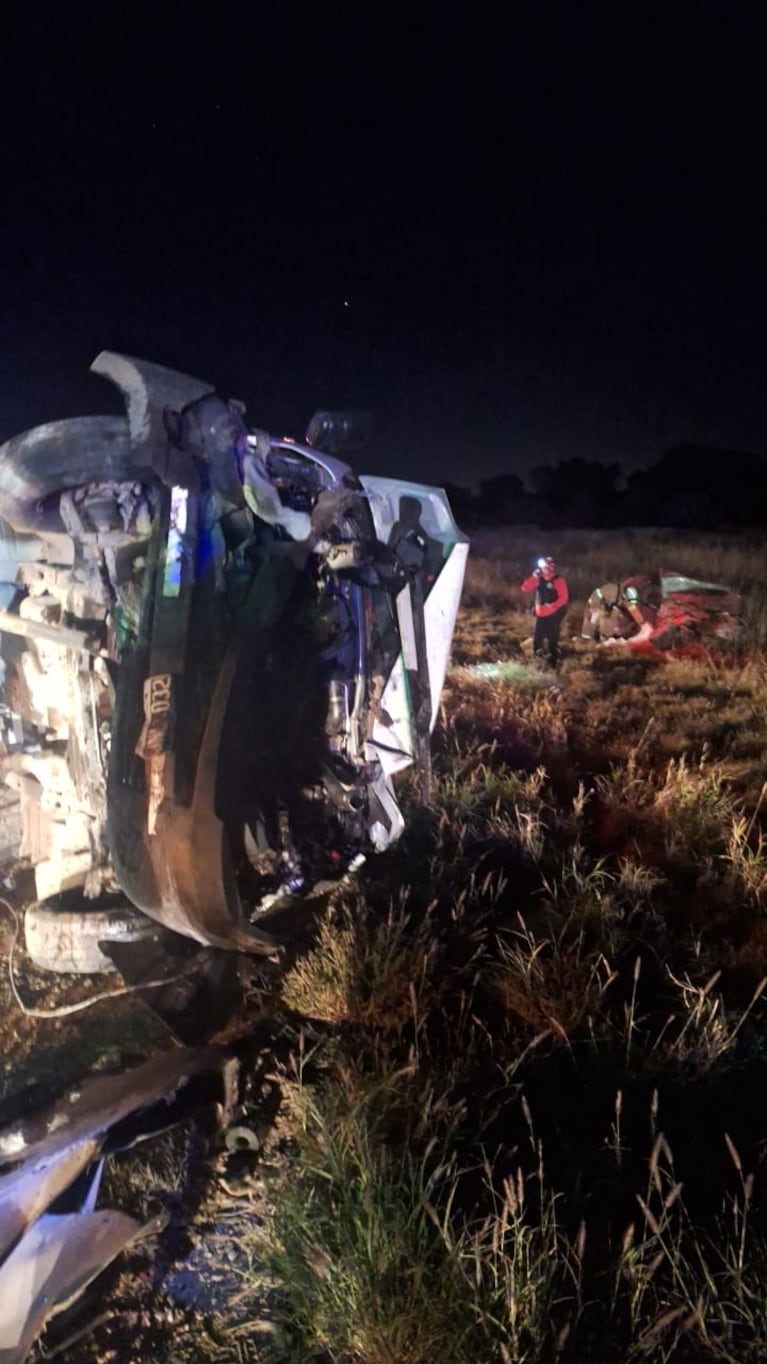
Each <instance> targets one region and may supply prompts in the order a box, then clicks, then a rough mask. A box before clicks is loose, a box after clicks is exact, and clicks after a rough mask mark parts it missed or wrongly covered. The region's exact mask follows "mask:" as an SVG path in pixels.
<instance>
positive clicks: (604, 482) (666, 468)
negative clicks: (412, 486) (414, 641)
mask: <svg viewBox="0 0 767 1364" xmlns="http://www.w3.org/2000/svg"><path fill="white" fill-rule="evenodd" d="M445 486H446V489H447V492H448V495H449V497H450V499H451V504H452V507H453V511H454V513H455V516H456V520H457V521H458V522H459V524H463V525H465V526H466V527H471V526H480V525H488V526H493V525H496V526H501V525H535V524H537V525H540V526H551V527H556V526H595V527H605V528H609V527H612V526H615V527H620V526H677V527H686V528H690V529H693V528H698V529H702V530H705V529H715V528H716V527H718V526H763V525H767V460H765V459H763V458H762V457H761V456H760V455H754V454H749V453H747V452H745V451H741V450H717V449H713V448H708V447H706V446H698V445H678V446H674V447H673V449H670V450H668V451H666V453H665V454H664V455H663V456H662V457H661V458H660V459H659V460H658V461H657V463H656V464H653V465H652V466H651V467H650V468H648V469H641V470H638V471H637V472H635V473H632V474H630V475H629V476H628V478H625V479H623V478H622V477H621V472H620V468H619V466H618V465H617V464H602V463H600V462H599V461H598V460H585V459H567V460H562V461H560V463H559V464H555V465H543V466H542V467H541V468H538V469H534V470H533V472H532V473H531V474H530V475H529V477H528V482H527V486H526V485H525V482H524V481H523V479H522V478H520V476H519V475H518V474H513V473H509V474H500V475H498V476H497V477H495V478H488V479H484V480H483V481H482V483H481V484H480V486H479V490H478V491H477V492H473V491H472V490H471V489H468V488H462V487H458V486H456V485H453V484H446V485H445Z"/></svg>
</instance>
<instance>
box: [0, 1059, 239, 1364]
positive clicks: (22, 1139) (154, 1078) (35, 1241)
mask: <svg viewBox="0 0 767 1364" xmlns="http://www.w3.org/2000/svg"><path fill="white" fill-rule="evenodd" d="M238 1072H239V1062H238V1061H237V1060H236V1058H235V1057H233V1056H231V1055H230V1054H229V1053H228V1052H227V1051H226V1050H225V1049H224V1048H223V1047H215V1046H211V1047H205V1048H202V1049H201V1050H199V1051H196V1050H194V1049H192V1048H187V1047H183V1048H182V1047H180V1048H178V1049H176V1050H174V1051H170V1052H162V1053H160V1054H159V1055H158V1056H153V1057H152V1058H151V1059H150V1060H149V1061H147V1062H145V1063H144V1065H141V1066H137V1067H135V1068H134V1069H133V1070H129V1071H126V1072H125V1073H123V1074H121V1075H103V1076H101V1075H99V1076H94V1077H92V1078H90V1079H88V1080H86V1081H85V1082H84V1083H83V1085H82V1086H81V1088H80V1089H79V1090H76V1091H73V1092H71V1093H70V1094H68V1095H65V1096H64V1098H63V1099H61V1100H60V1101H59V1102H58V1103H57V1104H56V1105H55V1106H54V1107H53V1108H51V1109H49V1110H47V1111H46V1112H45V1113H42V1114H39V1115H36V1116H35V1117H32V1118H29V1119H27V1120H25V1121H23V1122H19V1123H17V1124H15V1125H14V1126H13V1127H8V1128H5V1129H4V1130H3V1131H0V1164H5V1165H6V1166H11V1165H13V1166H15V1168H13V1169H10V1171H9V1173H7V1174H4V1175H0V1364H22V1361H23V1360H24V1359H25V1358H26V1357H27V1354H28V1352H29V1349H30V1347H31V1345H32V1344H33V1342H34V1341H35V1340H36V1339H37V1336H38V1335H39V1334H40V1332H41V1330H42V1329H43V1327H44V1326H45V1323H46V1322H47V1321H48V1320H49V1318H50V1317H51V1316H53V1315H54V1314H55V1313H56V1312H60V1311H63V1310H64V1308H66V1307H67V1306H69V1304H70V1303H72V1302H73V1301H74V1300H75V1299H76V1298H77V1297H79V1295H80V1294H81V1293H82V1292H83V1291H84V1289H85V1288H86V1287H87V1286H88V1284H89V1283H91V1281H92V1280H93V1279H94V1278H95V1277H96V1275H97V1274H99V1273H101V1271H102V1269H104V1268H106V1266H107V1265H108V1264H110V1262H111V1261H112V1260H113V1259H114V1258H115V1256H116V1255H118V1254H119V1253H120V1252H121V1251H123V1250H125V1249H126V1248H127V1247H128V1246H130V1245H133V1244H134V1243H135V1242H136V1241H137V1240H139V1239H141V1238H142V1237H144V1236H146V1235H149V1234H150V1233H151V1232H153V1231H154V1230H156V1229H157V1226H158V1224H157V1223H151V1224H148V1225H146V1226H142V1225H141V1224H140V1223H139V1222H136V1221H135V1220H134V1219H133V1218H132V1217H126V1216H125V1215H124V1214H122V1213H120V1212H116V1211H113V1210H109V1209H106V1210H101V1211H96V1209H95V1202H96V1196H97V1192H98V1185H99V1180H100V1175H101V1168H102V1167H103V1156H104V1154H108V1153H109V1152H112V1151H118V1150H125V1149H127V1148H129V1147H131V1146H133V1145H135V1144H136V1143H137V1142H139V1141H143V1140H145V1139H146V1138H148V1137H151V1136H154V1135H156V1134H157V1133H158V1132H162V1131H164V1130H166V1129H167V1128H168V1127H171V1126H173V1125H174V1124H175V1123H176V1122H179V1121H182V1120H183V1119H184V1118H185V1117H187V1116H188V1115H189V1114H190V1113H197V1112H202V1111H204V1110H205V1109H206V1108H207V1109H210V1108H211V1107H213V1108H214V1109H215V1114H216V1118H217V1120H218V1122H219V1123H220V1124H221V1125H225V1126H229V1124H230V1123H231V1121H232V1117H233V1115H234V1111H235V1106H236V1103H237V1099H238V1092H237V1081H238ZM99 1157H101V1160H100V1162H99V1163H98V1164H95V1162H97V1161H98V1158H99ZM89 1168H93V1169H94V1170H95V1173H94V1175H93V1177H92V1178H91V1180H90V1186H89V1189H88V1191H87V1193H86V1195H85V1197H84V1200H83V1201H82V1205H81V1211H79V1212H74V1213H72V1212H66V1213H59V1212H54V1213H51V1212H50V1211H49V1209H50V1207H51V1206H52V1205H53V1204H55V1202H56V1200H57V1199H59V1197H60V1196H61V1195H62V1194H64V1193H65V1192H66V1191H67V1190H70V1189H71V1188H72V1186H73V1184H74V1183H75V1181H76V1180H77V1179H78V1178H79V1177H80V1176H82V1175H84V1173H85V1171H87V1170H88V1169H89Z"/></svg>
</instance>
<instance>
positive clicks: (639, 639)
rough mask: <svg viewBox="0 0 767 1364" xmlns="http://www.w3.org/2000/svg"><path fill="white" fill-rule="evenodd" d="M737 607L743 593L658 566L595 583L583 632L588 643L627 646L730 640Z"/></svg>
mask: <svg viewBox="0 0 767 1364" xmlns="http://www.w3.org/2000/svg"><path fill="white" fill-rule="evenodd" d="M741 611H742V600H741V597H740V595H739V593H737V592H734V591H733V590H732V588H730V587H726V586H724V585H722V584H721V583H711V582H704V581H702V580H700V579H698V578H689V577H687V576H686V575H685V574H682V573H671V572H665V571H662V570H661V571H659V572H657V573H652V574H648V573H644V574H636V575H634V576H633V577H630V578H624V579H623V580H622V581H621V582H609V583H603V584H602V586H601V587H597V588H595V590H594V591H593V592H592V593H591V596H590V597H589V599H588V601H587V603H586V611H585V614H584V617H583V626H582V629H581V635H582V637H583V638H584V639H587V640H589V641H590V642H592V643H598V644H604V645H616V644H623V645H627V646H629V647H631V648H636V647H638V646H642V645H645V646H650V647H651V648H654V649H673V648H678V647H684V646H686V645H695V644H699V643H705V642H708V643H716V642H717V641H720V642H728V643H732V642H734V641H735V640H736V639H737V638H738V634H739V631H740V625H741V621H740V616H741Z"/></svg>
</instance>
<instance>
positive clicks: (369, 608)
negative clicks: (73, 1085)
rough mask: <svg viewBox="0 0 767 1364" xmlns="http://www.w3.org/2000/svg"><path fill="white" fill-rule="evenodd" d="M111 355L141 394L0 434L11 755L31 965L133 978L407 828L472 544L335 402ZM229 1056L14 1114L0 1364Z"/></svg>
mask: <svg viewBox="0 0 767 1364" xmlns="http://www.w3.org/2000/svg"><path fill="white" fill-rule="evenodd" d="M93 369H94V371H95V372H96V373H97V374H100V375H103V376H105V377H106V378H108V379H110V380H111V381H112V382H113V383H115V384H116V385H117V387H118V388H119V389H120V391H121V392H122V394H123V396H124V399H125V403H126V407H127V416H124V417H119V416H96V417H79V418H73V419H69V420H63V421H55V422H50V423H48V424H47V425H44V426H41V427H37V428H35V429H34V430H32V431H29V432H26V433H24V434H23V435H20V436H17V437H14V438H13V439H11V440H9V441H8V442H7V443H6V444H5V445H4V446H3V447H2V449H0V638H1V640H2V654H1V655H0V681H2V684H3V694H2V701H1V703H0V716H1V717H2V734H1V735H0V776H2V779H3V781H4V782H5V783H6V784H7V785H8V786H10V787H12V788H13V789H14V790H15V791H16V792H17V793H18V797H19V801H20V812H21V825H22V843H21V848H20V859H19V861H20V865H21V866H22V867H23V868H24V869H25V871H24V875H26V876H27V878H29V877H30V876H31V877H32V884H31V886H29V888H28V892H29V893H28V895H27V896H26V898H27V899H28V900H29V903H27V905H26V907H25V912H24V928H25V940H26V947H27V953H28V956H29V957H30V958H31V959H32V961H33V962H34V963H35V964H36V965H37V966H41V967H43V968H48V969H53V970H56V971H65V972H67V971H78V972H84V973H90V972H102V971H108V970H114V969H115V964H116V963H117V964H118V965H119V967H120V970H121V971H122V972H123V975H125V970H124V965H125V958H124V956H121V955H120V954H121V952H123V950H124V949H125V947H126V946H127V947H128V948H129V949H130V948H133V947H135V946H136V944H138V949H137V950H139V949H142V948H145V947H146V946H147V943H148V944H149V947H150V949H151V954H152V960H153V961H154V962H156V961H157V959H158V956H159V958H160V960H161V962H162V963H163V964H164V967H165V968H166V970H165V972H164V979H162V981H155V982H153V983H154V984H159V983H165V981H166V980H167V981H169V982H171V983H172V982H173V980H175V979H178V977H175V976H172V975H168V971H169V970H172V967H173V960H174V953H176V952H178V950H179V949H178V944H179V939H178V938H175V937H174V934H180V935H182V936H183V938H186V939H192V940H195V941H196V942H197V943H199V944H203V945H204V946H208V947H214V948H225V949H230V952H228V953H224V954H222V955H221V957H220V958H216V960H224V959H225V960H226V961H227V963H230V964H232V965H233V966H235V967H236V965H237V959H236V958H234V957H232V955H231V953H232V952H235V953H236V952H245V953H254V954H256V955H260V956H265V955H271V954H272V953H273V952H274V950H275V947H276V946H278V945H279V943H278V940H277V939H276V938H275V936H274V932H273V931H271V923H270V917H269V911H270V910H271V909H274V907H275V905H277V906H280V905H284V904H285V903H286V902H287V903H296V904H297V905H300V904H301V903H302V901H303V899H304V898H309V897H310V896H311V895H312V893H313V891H314V890H316V888H317V887H318V886H320V885H326V884H328V881H330V882H332V881H333V880H335V882H337V881H338V880H339V879H340V878H341V877H342V876H343V875H344V874H345V873H346V872H348V871H349V869H351V868H354V867H355V866H357V865H359V863H360V861H361V860H364V858H365V857H366V856H367V855H368V854H369V853H371V852H381V851H384V850H385V849H387V848H388V847H390V846H391V845H392V844H393V843H394V842H395V841H396V840H397V839H398V837H399V836H400V834H401V832H402V830H403V827H404V819H403V815H402V813H401V810H400V806H399V804H398V800H397V795H396V791H395V786H394V779H395V778H396V777H397V775H398V774H399V773H401V772H404V771H406V770H407V769H411V770H415V771H416V772H417V773H418V775H419V779H420V783H421V789H422V790H423V791H426V790H427V789H428V783H429V777H430V750H429V740H430V733H431V730H432V728H433V725H434V721H435V718H436V713H437V708H438V702H439V697H440V693H441V690H442V685H443V681H444V676H445V670H446V667H447V660H448V653H449V649H450V643H451V638H452V633H453V627H454V624H455V618H456V613H457V609H458V603H459V598H460V592H461V586H462V582H463V575H464V568H465V563H466V555H467V550H468V543H467V541H466V539H465V537H464V536H462V535H461V534H460V532H459V531H458V530H457V528H456V526H455V523H454V521H453V518H452V514H451V511H450V507H449V505H448V502H447V499H446V497H445V495H444V493H443V492H442V491H441V490H440V489H437V488H431V487H426V486H423V485H421V484H417V483H410V482H408V481H406V480H404V481H403V480H394V479H389V478H379V477H374V476H364V475H363V476H359V477H358V476H357V475H356V474H355V473H353V472H352V469H351V468H350V466H349V465H348V464H347V463H346V462H345V461H344V460H343V459H342V458H341V457H340V454H339V452H341V451H343V450H345V449H346V448H349V447H350V446H351V447H352V448H353V447H354V436H355V432H354V426H353V423H352V422H351V421H350V419H349V418H348V417H346V416H344V415H343V414H329V413H319V414H317V416H316V417H315V419H314V420H313V422H312V424H311V426H310V429H309V432H308V433H307V442H306V444H303V445H301V444H298V443H296V442H295V441H293V440H290V439H287V438H283V439H274V438H272V437H270V436H269V435H267V434H266V433H265V432H264V431H261V430H251V429H249V428H248V427H247V426H246V424H245V422H244V419H243V411H242V407H241V404H239V403H236V402H229V401H225V400H224V399H222V398H221V397H220V396H219V395H218V394H217V393H216V392H215V391H214V389H213V388H212V387H211V386H210V385H209V384H206V383H203V382H201V381H199V380H196V379H193V378H190V377H188V376H185V375H182V374H178V373H175V372H173V371H170V370H167V369H164V368H162V367H160V366H157V365H153V364H149V363H146V362H143V361H140V360H134V359H130V358H127V357H125V356H121V355H116V354H112V353H109V352H103V353H102V354H101V355H99V356H98V357H97V359H96V361H95V362H94V365H93ZM22 898H24V897H22ZM6 908H9V909H11V913H12V914H13V913H15V911H14V910H13V908H12V907H10V906H7V907H6ZM272 917H273V916H272ZM14 942H15V938H14ZM187 946H189V944H187ZM182 947H183V944H182ZM12 954H13V945H12V946H11V958H12ZM202 955H203V957H204V958H208V959H210V954H208V953H203V954H202ZM136 974H137V975H138V976H140V977H141V981H142V983H141V988H142V989H145V988H146V976H145V974H144V975H142V974H141V970H139V971H138V972H137V973H136ZM182 974H183V973H182ZM11 986H12V989H13V990H14V993H16V985H15V981H14V976H13V967H12V960H11ZM121 992H124V991H118V993H121ZM99 997H101V998H103V996H97V998H99ZM16 998H17V1001H19V996H18V994H17V993H16ZM82 1007H83V1005H82V1004H77V1005H75V1006H73V1008H75V1009H78V1008H82ZM66 1011H67V1010H66V1009H64V1010H61V1011H57V1010H53V1012H52V1014H51V1015H49V1016H55V1015H56V1014H57V1012H62V1013H63V1012H66ZM33 1012H34V1011H33ZM237 1067H238V1063H237V1061H236V1060H235V1059H234V1057H233V1056H232V1054H231V1052H230V1051H228V1050H226V1049H225V1048H216V1047H210V1046H205V1047H203V1048H202V1049H200V1050H191V1049H189V1048H185V1047H179V1048H176V1049H173V1050H171V1051H169V1052H164V1053H161V1054H160V1055H158V1056H155V1057H153V1058H152V1059H150V1060H149V1061H147V1062H146V1063H145V1064H144V1065H143V1066H140V1067H138V1068H137V1069H132V1070H130V1071H127V1072H125V1073H122V1074H118V1075H113V1076H106V1075H104V1076H98V1077H92V1078H91V1079H89V1080H87V1081H86V1082H85V1083H84V1084H83V1085H82V1086H81V1087H80V1089H79V1091H78V1092H76V1093H74V1094H71V1095H69V1096H64V1097H63V1098H62V1099H61V1100H60V1101H59V1102H58V1103H57V1104H56V1105H55V1106H54V1107H53V1108H52V1109H50V1110H49V1111H47V1112H44V1113H42V1114H40V1115H39V1116H38V1117H29V1118H28V1119H27V1120H26V1121H24V1122H22V1123H17V1124H15V1125H13V1126H12V1127H7V1126H5V1127H2V1126H0V1364H20V1362H21V1361H22V1360H24V1359H25V1358H26V1357H27V1355H28V1353H29V1350H30V1348H31V1346H32V1343H33V1341H34V1340H35V1339H36V1338H37V1337H38V1335H39V1334H40V1332H41V1331H42V1329H43V1328H44V1326H45V1324H46V1321H47V1320H48V1319H49V1317H50V1316H51V1315H53V1314H54V1313H55V1312H58V1311H60V1310H62V1309H63V1308H64V1307H66V1306H67V1305H68V1304H69V1303H71V1302H73V1301H74V1299H75V1298H77V1297H78V1296H79V1295H80V1294H81V1293H82V1292H83V1291H84V1289H85V1288H86V1287H87V1285H88V1284H89V1283H90V1282H91V1280H92V1279H93V1278H94V1277H95V1276H96V1275H97V1274H98V1273H100V1271H101V1270H102V1269H103V1268H104V1267H105V1266H106V1265H107V1264H109V1263H110V1262H111V1260H112V1259H113V1258H114V1257H115V1256H117V1255H118V1254H119V1253H120V1252H121V1251H123V1250H125V1249H127V1248H128V1247H130V1246H131V1245H134V1244H136V1243H137V1242H139V1241H141V1240H142V1239H143V1238H145V1237H146V1236H147V1235H149V1234H151V1233H152V1232H153V1231H155V1230H156V1229H157V1228H156V1227H155V1226H154V1225H153V1224H149V1225H148V1226H147V1225H142V1224H141V1223H140V1222H138V1221H136V1220H135V1219H134V1218H132V1217H128V1216H126V1215H125V1214H123V1213H121V1212H118V1211H116V1210H109V1209H104V1210H99V1209H97V1206H96V1204H97V1199H98V1194H99V1184H100V1179H101V1171H102V1168H103V1163H104V1160H105V1158H106V1157H107V1156H108V1154H109V1153H110V1152H113V1151H120V1150H123V1149H125V1148H126V1147H128V1146H132V1145H133V1144H134V1143H135V1142H136V1141H137V1140H143V1139H144V1138H145V1137H147V1136H152V1135H153V1134H155V1133H157V1132H159V1131H163V1130H165V1129H166V1128H167V1127H168V1126H170V1125H173V1123H175V1122H177V1121H183V1120H184V1118H185V1117H187V1116H189V1115H190V1114H194V1115H196V1116H198V1117H199V1116H200V1115H201V1114H204V1113H205V1112H207V1111H209V1112H212V1114H213V1118H214V1122H213V1125H214V1126H218V1127H219V1128H227V1127H228V1126H230V1124H231V1121H232V1117H233V1115H234V1114H235V1112H236V1105H237V1089H238V1084H237ZM208 1125H209V1126H210V1125H211V1124H208Z"/></svg>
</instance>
